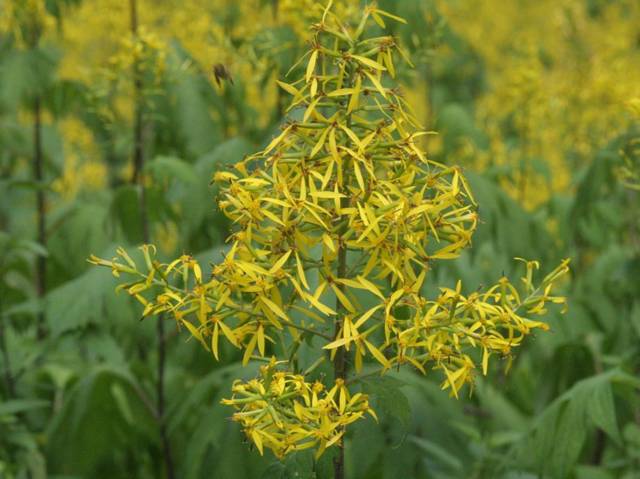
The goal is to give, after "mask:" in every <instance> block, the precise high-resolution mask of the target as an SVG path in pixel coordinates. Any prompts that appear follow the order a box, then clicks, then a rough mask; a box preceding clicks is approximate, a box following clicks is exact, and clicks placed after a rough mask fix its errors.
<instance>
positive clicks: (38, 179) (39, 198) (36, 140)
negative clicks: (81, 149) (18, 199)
mask: <svg viewBox="0 0 640 479" xmlns="http://www.w3.org/2000/svg"><path fill="white" fill-rule="evenodd" d="M43 156H44V155H43V152H42V105H41V99H40V97H39V96H36V98H35V100H34V103H33V179H34V182H35V184H36V209H37V215H38V216H37V222H38V225H37V241H38V243H40V245H41V246H42V247H43V248H46V246H47V230H46V222H47V216H46V215H47V212H46V204H45V201H46V199H45V193H44V188H43V183H44V157H43ZM36 293H37V295H38V300H39V301H40V310H39V312H38V317H37V336H38V339H44V338H45V337H46V335H47V329H46V315H45V310H44V305H43V304H42V303H43V301H44V297H45V296H46V294H47V258H46V257H45V256H43V255H38V257H37V258H36Z"/></svg>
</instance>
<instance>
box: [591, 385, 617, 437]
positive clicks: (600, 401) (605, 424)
mask: <svg viewBox="0 0 640 479" xmlns="http://www.w3.org/2000/svg"><path fill="white" fill-rule="evenodd" d="M587 413H588V414H589V418H590V419H591V421H592V422H593V423H594V424H595V425H596V426H598V427H599V428H600V429H602V430H603V431H604V432H606V433H607V434H608V435H609V436H610V437H611V438H612V439H613V440H614V441H616V442H617V443H618V444H619V443H620V431H619V429H618V423H617V421H616V409H615V404H614V402H613V392H612V391H611V383H608V382H607V383H604V384H603V385H602V386H601V387H598V388H595V390H594V391H592V393H591V394H590V395H589V399H588V403H587Z"/></svg>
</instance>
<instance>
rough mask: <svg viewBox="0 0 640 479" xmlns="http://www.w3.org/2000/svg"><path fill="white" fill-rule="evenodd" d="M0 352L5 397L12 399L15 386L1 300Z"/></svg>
mask: <svg viewBox="0 0 640 479" xmlns="http://www.w3.org/2000/svg"><path fill="white" fill-rule="evenodd" d="M1 298H2V295H0V300H1ZM0 352H1V353H2V363H3V365H4V368H3V376H4V383H5V389H6V392H7V397H8V398H9V399H12V398H15V397H16V388H15V381H14V379H13V373H12V371H11V358H10V357H9V350H8V349H7V332H6V329H5V323H4V316H3V313H2V302H0Z"/></svg>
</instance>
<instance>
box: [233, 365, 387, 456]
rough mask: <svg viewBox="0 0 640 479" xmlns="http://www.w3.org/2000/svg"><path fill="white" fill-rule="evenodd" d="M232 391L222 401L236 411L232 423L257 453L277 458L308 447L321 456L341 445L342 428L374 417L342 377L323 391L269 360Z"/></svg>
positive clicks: (322, 387) (365, 400)
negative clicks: (269, 453)
mask: <svg viewBox="0 0 640 479" xmlns="http://www.w3.org/2000/svg"><path fill="white" fill-rule="evenodd" d="M232 393H233V395H232V397H231V398H230V399H224V400H223V401H222V403H223V404H226V405H229V406H233V408H234V409H235V410H236V412H235V413H234V414H233V417H232V419H233V420H234V421H237V422H239V423H240V424H242V427H243V429H244V432H245V434H246V435H247V437H248V438H250V439H251V440H252V441H253V443H254V444H255V445H256V447H257V448H258V450H259V451H260V454H262V453H263V450H264V448H268V449H271V450H272V451H273V453H274V454H275V455H276V456H277V457H283V456H285V455H286V454H288V453H290V452H293V451H301V450H304V449H311V448H313V449H315V451H316V457H319V456H320V455H321V454H322V453H323V452H324V451H325V449H326V448H328V447H330V446H332V445H334V444H336V443H338V442H339V441H340V439H341V438H342V436H343V434H344V431H345V426H347V425H348V424H351V423H353V422H354V421H357V420H358V419H360V418H361V417H363V416H364V415H365V413H369V414H371V415H372V416H373V417H374V418H376V416H375V413H374V412H373V410H372V409H371V408H370V407H369V402H368V399H367V396H366V395H364V394H362V393H356V394H354V395H351V394H350V393H349V391H348V389H347V387H346V386H345V384H344V381H343V380H342V379H337V380H336V382H335V385H334V386H333V387H332V388H331V389H329V390H327V389H326V388H325V386H324V385H323V384H322V383H321V382H319V381H315V382H313V383H309V382H307V381H306V379H305V377H304V376H303V375H300V374H291V373H287V372H284V371H279V370H278V369H277V367H276V361H275V360H273V359H272V361H271V362H270V363H269V364H268V365H265V366H262V367H261V368H260V376H259V377H258V378H256V379H252V380H250V381H247V382H244V381H239V380H238V381H236V382H235V383H234V384H233V387H232ZM376 419H377V418H376Z"/></svg>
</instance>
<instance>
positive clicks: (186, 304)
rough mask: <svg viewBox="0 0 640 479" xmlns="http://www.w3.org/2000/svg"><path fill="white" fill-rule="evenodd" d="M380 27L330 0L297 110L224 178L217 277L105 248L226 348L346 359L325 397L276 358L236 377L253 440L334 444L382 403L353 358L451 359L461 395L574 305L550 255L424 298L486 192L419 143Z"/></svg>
mask: <svg viewBox="0 0 640 479" xmlns="http://www.w3.org/2000/svg"><path fill="white" fill-rule="evenodd" d="M370 20H373V21H374V22H375V23H376V24H377V25H378V26H379V27H381V28H384V27H385V22H386V21H389V20H394V21H401V22H403V21H404V20H402V19H400V18H398V17H395V16H393V15H391V14H389V13H387V12H384V11H381V10H379V9H378V8H377V7H376V6H375V5H371V6H369V7H366V8H365V9H364V14H363V15H362V18H361V19H360V20H359V21H357V22H354V23H351V22H343V21H341V19H340V18H339V17H338V16H336V15H334V14H333V13H332V12H331V10H330V7H327V8H326V9H325V10H324V11H323V13H322V19H321V21H320V22H319V23H316V24H314V25H313V27H312V29H313V31H314V37H313V39H312V41H311V48H310V50H309V51H308V52H307V54H306V55H305V56H304V57H303V60H301V61H305V62H306V68H305V69H304V70H305V71H304V74H303V75H302V77H301V78H299V79H298V80H296V81H293V82H291V83H284V82H279V85H280V86H281V87H282V88H283V89H284V90H285V91H286V92H287V93H289V94H290V95H291V96H292V97H293V100H292V103H291V106H290V107H289V111H290V112H291V119H290V120H288V121H287V123H286V124H284V125H283V127H282V131H281V133H280V134H278V135H277V136H276V137H275V138H273V140H272V141H271V142H270V143H269V144H268V145H267V146H266V148H265V149H264V150H262V151H260V152H258V153H256V154H254V155H251V156H249V157H247V158H245V159H243V160H242V161H240V162H238V163H236V164H235V165H234V167H233V168H232V169H229V170H225V171H219V172H217V173H216V174H215V176H214V180H215V181H216V182H218V183H219V184H220V185H221V197H220V201H219V206H220V208H221V209H222V211H224V213H225V214H226V215H227V216H228V217H229V218H230V219H231V220H232V221H233V223H234V224H235V231H234V233H232V235H231V237H230V239H229V241H230V249H229V251H228V252H227V253H226V255H225V257H224V259H223V261H221V262H220V263H218V264H215V265H214V266H213V267H212V270H211V274H210V276H209V277H207V278H205V277H204V276H203V274H202V269H201V267H200V265H199V264H198V263H197V262H196V261H195V260H194V259H193V258H191V257H190V256H183V257H181V258H179V259H176V260H175V261H173V262H171V263H169V264H160V263H158V262H157V261H155V259H154V257H153V249H152V248H151V247H149V246H144V247H143V253H144V257H145V262H146V266H147V271H146V272H141V271H140V270H139V268H138V267H137V265H136V263H135V262H134V261H133V260H132V259H131V258H130V257H129V256H128V255H127V253H126V252H125V251H123V250H120V251H119V252H118V254H119V257H120V259H114V260H112V261H106V260H101V259H99V258H95V257H93V258H92V259H91V261H92V262H94V263H96V264H99V265H103V266H108V267H110V268H112V270H113V272H114V274H116V275H119V274H121V273H127V274H131V275H134V276H137V279H136V280H135V281H133V282H131V283H125V284H123V285H122V286H121V287H122V288H124V289H125V290H126V291H127V292H128V293H129V294H131V295H133V296H135V297H137V298H138V299H139V300H140V301H141V302H142V303H143V304H144V305H145V309H144V313H143V314H144V315H150V314H157V313H160V312H170V313H171V314H172V315H173V316H174V317H175V319H176V321H177V322H178V323H179V324H180V325H183V326H184V327H185V328H187V329H188V330H189V332H190V333H191V335H192V336H194V337H195V338H196V339H197V340H198V341H200V342H201V343H202V345H203V346H204V347H205V348H207V349H210V350H211V351H212V354H213V355H214V356H215V357H216V359H217V358H219V357H220V354H221V351H220V342H221V340H222V339H224V340H226V341H227V342H228V343H230V344H231V345H233V346H235V347H237V348H241V349H243V350H244V353H243V362H244V363H245V364H246V363H248V362H249V361H250V360H251V359H252V358H253V357H254V356H256V355H257V356H259V357H261V358H264V357H268V356H270V355H271V354H272V350H273V349H272V348H271V343H274V342H275V338H283V337H288V338H289V339H290V340H291V342H292V343H293V345H294V346H295V344H299V343H300V342H301V341H302V339H303V336H304V335H312V336H315V337H317V338H319V339H320V340H322V341H323V349H324V350H325V351H327V354H328V355H329V356H330V357H331V358H332V359H333V361H334V365H335V366H336V367H335V376H336V378H335V386H334V387H332V388H331V389H330V390H329V391H328V392H326V393H323V391H324V388H323V387H322V386H321V385H320V384H319V383H316V385H308V384H307V383H306V380H305V379H304V377H303V376H300V375H298V374H296V372H295V371H291V372H278V371H276V370H275V368H274V366H270V367H268V368H263V370H262V372H261V378H259V379H256V380H254V381H250V382H248V383H236V385H235V386H234V395H233V397H232V399H230V400H228V401H226V403H227V404H231V405H233V406H234V407H236V409H238V411H239V412H237V413H236V415H235V416H234V418H235V419H236V420H238V421H239V422H241V423H242V424H243V426H244V429H245V432H246V434H247V436H248V437H249V438H250V440H252V441H253V442H254V443H255V444H256V447H258V449H259V450H260V451H262V450H263V449H264V448H268V449H272V450H273V451H274V453H275V454H276V455H278V456H282V455H284V454H286V453H288V452H291V451H295V450H299V449H305V448H315V449H316V452H317V454H321V453H322V452H323V451H324V449H325V448H326V447H329V446H331V445H333V444H339V443H340V439H341V436H342V435H343V434H344V428H345V426H346V425H347V424H349V423H351V422H353V421H355V420H357V419H358V418H360V417H362V416H363V414H364V412H366V411H368V410H369V407H368V404H367V402H366V398H365V397H364V396H362V395H359V394H354V395H353V396H351V395H350V393H349V392H348V391H347V390H346V388H345V386H344V384H345V377H344V376H345V373H344V368H343V367H342V366H339V364H341V363H342V364H343V365H344V363H345V358H349V360H350V358H351V357H352V356H354V357H353V362H354V364H355V369H356V370H358V371H359V370H360V369H361V368H362V366H363V363H364V361H365V360H366V359H367V358H368V359H371V360H372V362H375V363H378V364H379V365H380V371H381V372H382V373H384V372H385V371H387V370H389V369H390V368H391V367H392V366H395V365H397V366H400V365H401V364H410V365H412V366H413V367H414V368H415V369H417V370H419V371H420V372H422V373H426V372H427V369H428V368H432V369H439V370H442V372H443V373H444V374H443V375H444V378H445V380H444V383H443V388H450V389H451V391H452V394H453V395H455V396H457V395H458V391H459V390H460V388H461V387H462V385H463V384H464V383H471V382H472V381H473V377H474V370H475V369H476V368H477V366H476V362H478V363H481V365H482V371H483V372H484V373H485V374H486V372H487V368H488V362H489V358H490V356H491V355H492V354H501V355H509V353H510V352H511V350H512V349H513V348H514V347H517V346H518V345H519V344H521V342H522V340H523V338H524V337H525V336H526V335H528V334H530V333H531V332H532V330H534V329H545V328H546V325H545V324H544V323H541V322H539V321H534V320H531V319H529V317H528V316H532V315H537V314H542V313H544V311H545V309H544V306H545V303H547V302H563V298H560V297H557V296H553V295H552V293H551V289H552V287H553V284H554V283H555V281H556V280H557V279H558V278H559V277H560V276H561V275H562V274H564V273H566V271H567V270H568V267H567V262H563V263H562V264H561V265H560V266H559V267H558V268H557V269H555V270H554V271H553V272H552V273H550V274H549V275H548V276H547V277H545V278H544V279H543V281H542V283H541V284H540V285H539V286H537V287H536V286H534V284H533V271H534V269H536V268H537V263H535V262H526V275H525V278H523V279H524V290H523V291H519V290H518V289H517V288H516V287H515V286H513V285H512V284H511V283H510V282H509V281H508V280H507V279H506V278H503V279H502V280H500V281H499V282H498V284H496V285H495V286H493V287H491V288H490V289H488V290H487V291H486V292H476V293H473V294H471V295H468V296H463V295H462V293H461V285H460V284H458V285H457V287H456V289H455V290H451V289H446V288H443V289H442V290H441V294H440V296H439V297H438V298H437V299H435V300H429V299H428V298H427V297H425V295H424V289H425V288H424V283H425V280H426V278H427V276H428V275H429V273H430V271H431V270H432V268H433V265H434V263H436V262H438V261H440V260H448V259H453V258H456V257H457V256H458V255H459V254H460V252H461V251H462V250H463V249H464V248H465V247H467V246H469V245H470V242H471V237H472V235H473V232H474V230H475V228H476V225H477V222H478V216H477V212H476V203H475V201H474V199H473V196H472V194H471V191H470V189H469V186H468V184H467V182H466V179H465V177H464V175H463V172H462V171H461V170H460V169H459V168H457V167H454V166H447V165H444V164H440V163H437V162H435V161H432V160H431V159H429V158H428V157H427V155H426V154H425V153H424V152H423V151H422V150H421V148H420V144H419V139H420V137H422V136H423V135H426V134H428V133H429V132H425V131H422V130H420V126H419V124H418V122H417V120H416V119H415V118H414V116H413V115H412V113H411V108H410V107H409V105H408V104H407V102H406V100H405V99H404V98H403V96H402V94H401V92H400V91H399V90H398V88H396V87H395V86H394V85H393V78H394V77H395V75H396V63H395V62H396V60H397V58H396V57H397V56H398V55H400V56H401V57H405V60H406V61H407V62H409V60H408V58H406V55H405V54H404V52H403V51H402V50H401V49H400V47H399V46H398V44H397V43H396V40H395V39H394V38H393V37H391V36H385V35H382V36H377V37H366V36H365V32H366V31H367V25H368V23H369V21H370ZM409 63H410V62H409ZM470 348H471V349H473V348H475V349H478V350H479V351H481V354H480V355H481V357H482V358H481V359H474V357H473V355H472V354H471V353H468V352H467V351H468V350H469V349H470ZM292 349H293V350H294V351H295V350H296V349H295V347H294V348H292ZM319 351H322V349H320V350H319ZM321 393H322V394H321Z"/></svg>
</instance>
